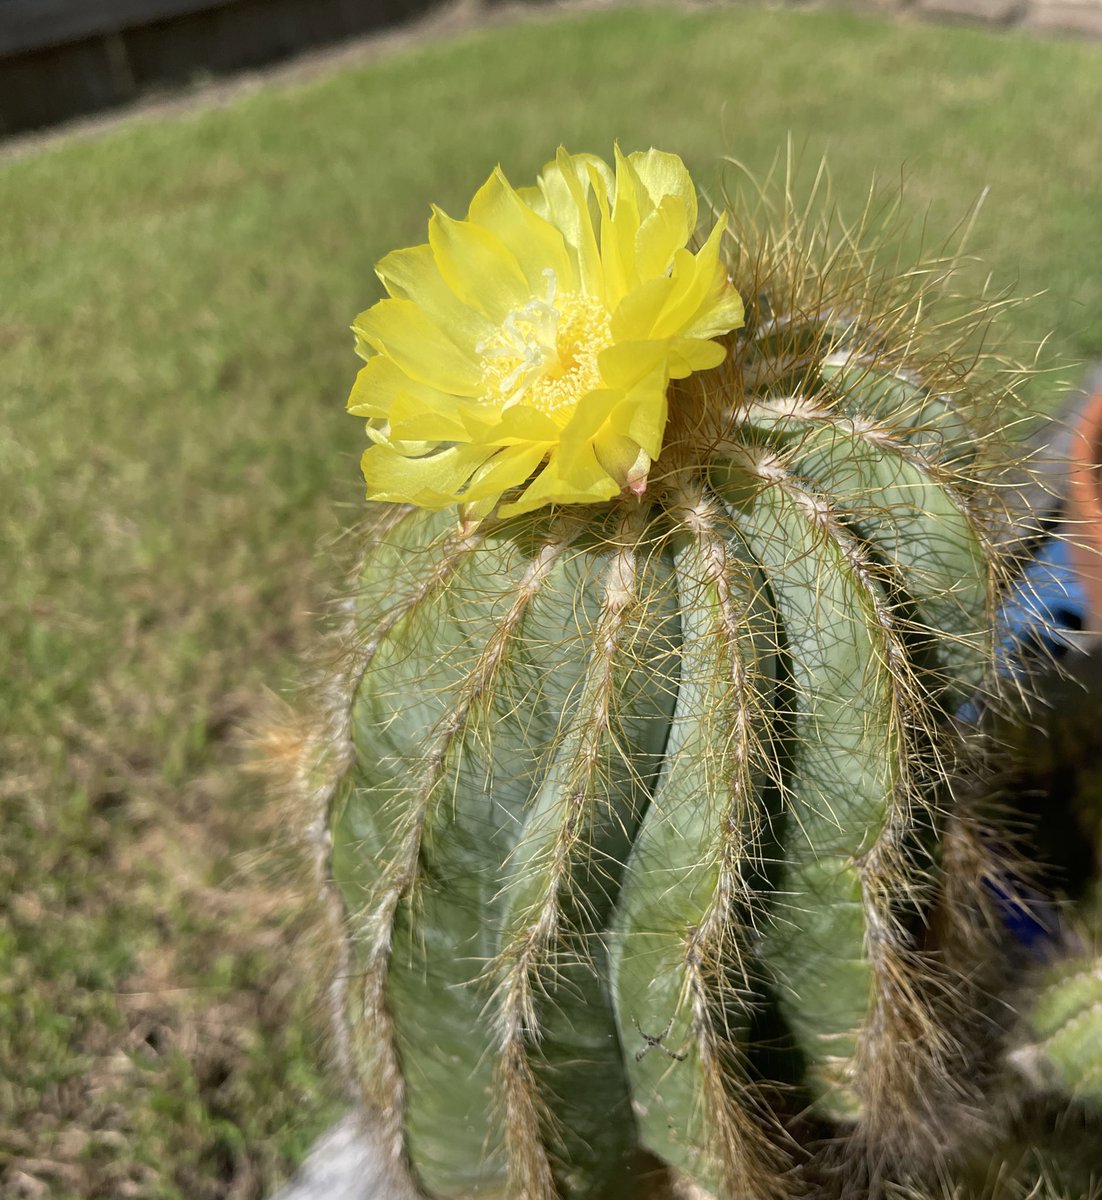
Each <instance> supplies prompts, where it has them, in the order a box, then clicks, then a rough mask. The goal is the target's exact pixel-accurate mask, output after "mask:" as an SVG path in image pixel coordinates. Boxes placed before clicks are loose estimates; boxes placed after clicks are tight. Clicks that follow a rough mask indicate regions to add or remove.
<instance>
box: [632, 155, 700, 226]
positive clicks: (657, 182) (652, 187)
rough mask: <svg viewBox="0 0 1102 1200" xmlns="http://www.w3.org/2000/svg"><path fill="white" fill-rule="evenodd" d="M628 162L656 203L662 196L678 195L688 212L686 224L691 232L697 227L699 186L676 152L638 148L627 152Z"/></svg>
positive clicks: (653, 202) (660, 200) (656, 203)
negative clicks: (694, 182)
mask: <svg viewBox="0 0 1102 1200" xmlns="http://www.w3.org/2000/svg"><path fill="white" fill-rule="evenodd" d="M628 162H629V163H630V164H631V166H632V169H633V170H634V171H635V174H636V175H637V177H638V178H639V180H640V182H641V183H642V185H643V187H644V188H646V190H647V194H648V195H649V196H650V199H651V203H652V204H653V205H655V206H657V205H659V204H660V203H661V202H662V199H663V197H666V196H670V197H675V198H676V199H677V200H678V201H679V203H680V204H681V206H682V207H683V208H684V211H685V222H686V226H687V228H688V230H689V232H690V233H691V232H692V230H694V229H695V228H696V221H697V208H696V188H695V187H694V186H693V181H692V178H691V176H690V175H689V172H688V170H687V169H686V167H685V164H684V163H683V162H682V161H681V159H680V158H679V157H678V156H677V155H676V154H669V153H667V152H665V151H663V150H654V149H651V150H637V151H636V152H635V153H634V154H629V155H628Z"/></svg>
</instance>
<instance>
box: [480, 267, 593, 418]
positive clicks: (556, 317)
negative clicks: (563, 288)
mask: <svg viewBox="0 0 1102 1200" xmlns="http://www.w3.org/2000/svg"><path fill="white" fill-rule="evenodd" d="M543 276H544V278H545V279H546V280H547V292H546V295H545V297H544V299H542V300H541V299H539V298H538V297H535V296H533V297H532V299H531V300H529V301H528V302H527V303H526V304H525V305H524V306H523V307H522V308H519V309H514V310H513V311H512V312H510V313H509V314H508V316H506V318H505V320H504V321H503V322H502V323H501V328H500V329H499V331H498V332H497V334H496V335H495V336H494V337H492V338H489V339H486V340H484V341H482V342H480V343H479V344H478V346H477V347H476V349H477V351H478V353H479V355H480V356H481V359H482V370H483V384H484V386H485V388H486V392H487V396H488V398H490V399H493V400H496V401H497V402H498V403H499V404H500V406H501V411H502V412H504V411H505V410H506V409H507V408H511V407H512V406H513V405H515V404H521V403H523V404H527V405H528V406H529V407H531V408H535V409H538V410H539V411H540V412H542V413H544V414H545V415H547V416H552V415H555V414H558V415H559V416H560V417H569V416H570V414H571V413H572V412H573V411H574V408H575V407H576V406H577V403H578V401H579V400H580V399H581V398H582V397H583V396H584V395H586V393H588V392H591V391H593V390H594V389H596V388H597V387H599V386H600V382H601V377H600V372H599V371H598V369H597V355H598V354H599V353H600V352H601V351H602V350H603V349H604V348H605V347H606V346H611V345H612V332H611V329H610V319H609V314H608V311H607V310H606V309H605V307H604V305H602V304H600V303H599V302H598V301H596V300H592V299H589V298H588V297H585V296H578V295H575V294H573V293H570V292H567V293H564V294H563V295H561V296H560V295H559V294H558V281H557V279H556V277H555V272H554V271H553V270H552V269H551V268H550V267H548V268H545V269H544V271H543Z"/></svg>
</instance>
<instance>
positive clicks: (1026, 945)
mask: <svg viewBox="0 0 1102 1200" xmlns="http://www.w3.org/2000/svg"><path fill="white" fill-rule="evenodd" d="M1086 617H1087V595H1086V592H1085V590H1084V588H1083V585H1082V583H1081V582H1080V580H1079V578H1078V576H1077V575H1076V573H1075V569H1074V567H1073V566H1072V563H1071V556H1070V554H1069V552H1068V545H1067V542H1065V541H1064V540H1063V539H1062V538H1061V537H1059V536H1050V537H1047V538H1046V539H1045V540H1044V541H1043V542H1042V543H1041V544H1040V546H1039V547H1038V548H1037V550H1036V552H1035V553H1034V556H1033V558H1032V559H1031V560H1030V563H1029V565H1028V566H1027V567H1026V568H1025V570H1024V571H1023V572H1022V574H1021V576H1020V577H1019V578H1018V579H1017V580H1016V581H1015V583H1014V585H1013V586H1012V587H1011V589H1010V590H1009V591H1008V592H1007V594H1006V595H1005V596H1004V597H1003V601H1002V603H1001V605H1000V606H999V610H998V612H997V614H996V616H995V638H996V646H995V664H996V670H997V671H998V673H999V674H1000V675H1002V676H1003V677H1004V678H1008V677H1009V678H1014V679H1019V678H1021V677H1022V676H1024V675H1025V674H1026V673H1027V672H1028V671H1029V670H1030V669H1031V668H1032V669H1036V667H1037V666H1038V665H1043V664H1045V663H1049V664H1052V663H1056V662H1059V661H1060V660H1062V659H1065V658H1066V657H1067V656H1068V654H1069V653H1074V652H1076V651H1077V650H1078V647H1077V645H1076V639H1075V634H1077V633H1078V632H1079V631H1080V630H1081V629H1082V628H1083V627H1084V624H1085V623H1086ZM982 712H983V699H982V697H979V696H976V697H973V698H972V699H971V700H969V701H967V702H966V703H965V704H964V705H963V706H962V707H961V709H960V711H959V712H958V714H957V715H958V717H959V718H960V719H961V720H962V721H965V722H967V723H968V724H972V725H974V724H976V723H977V722H978V721H979V719H980V716H981V714H982ZM984 882H985V886H986V887H987V889H988V891H989V892H990V893H991V894H992V895H993V896H994V897H995V899H996V901H997V902H998V907H999V916H1000V919H1001V921H1002V924H1003V928H1004V929H1005V930H1006V932H1007V933H1008V934H1009V935H1010V936H1011V937H1012V938H1013V939H1014V941H1015V942H1016V943H1017V944H1018V945H1019V946H1021V947H1022V948H1023V949H1025V950H1026V951H1028V952H1030V953H1031V954H1044V952H1045V949H1046V947H1047V946H1048V945H1050V944H1051V943H1052V942H1053V941H1054V940H1056V939H1057V938H1058V937H1059V935H1060V925H1059V917H1058V914H1057V910H1056V905H1055V904H1054V903H1053V902H1052V901H1051V900H1050V899H1049V898H1048V897H1046V896H1045V895H1043V894H1042V893H1040V892H1038V891H1037V890H1036V889H1034V888H1032V887H1029V886H1027V885H1026V884H1024V883H1023V882H1022V881H1021V880H1019V879H1017V878H1015V877H1014V876H1013V875H1012V874H1010V873H1009V872H1008V874H1007V876H1006V878H1005V879H1004V880H997V879H990V878H989V879H987V880H985V881H984Z"/></svg>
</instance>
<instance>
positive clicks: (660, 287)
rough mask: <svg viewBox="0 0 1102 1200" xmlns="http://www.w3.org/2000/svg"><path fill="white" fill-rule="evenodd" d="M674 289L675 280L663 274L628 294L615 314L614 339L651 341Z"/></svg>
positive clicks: (612, 327) (612, 326)
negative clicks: (648, 339) (650, 338)
mask: <svg viewBox="0 0 1102 1200" xmlns="http://www.w3.org/2000/svg"><path fill="white" fill-rule="evenodd" d="M675 286H676V284H675V281H674V280H673V279H671V278H670V277H669V276H667V275H663V276H660V277H659V278H658V279H648V280H647V281H646V282H645V283H641V284H640V285H639V286H638V287H637V288H633V289H632V290H631V291H630V292H628V294H627V295H626V296H625V297H624V298H623V299H622V300H621V301H620V303H619V304H618V305H617V306H616V308H615V309H613V311H612V322H611V326H610V328H611V332H612V337H613V340H614V341H617V342H620V341H644V340H646V339H647V338H649V337H650V336H651V335H652V333H653V331H654V326H655V323H656V322H657V320H658V317H659V314H660V313H661V312H662V310H663V309H664V308H665V307H666V303H667V301H668V300H669V298H670V294H671V293H672V292H673V290H674V287H675Z"/></svg>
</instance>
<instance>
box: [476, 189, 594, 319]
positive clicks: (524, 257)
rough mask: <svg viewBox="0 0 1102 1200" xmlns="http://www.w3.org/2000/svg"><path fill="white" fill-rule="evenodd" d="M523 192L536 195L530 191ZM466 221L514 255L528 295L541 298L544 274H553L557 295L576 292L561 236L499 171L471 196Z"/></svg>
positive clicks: (575, 282) (544, 284)
mask: <svg viewBox="0 0 1102 1200" xmlns="http://www.w3.org/2000/svg"><path fill="white" fill-rule="evenodd" d="M526 190H527V191H529V192H536V195H539V193H538V191H536V189H534V188H530V189H526ZM467 217H468V219H469V220H471V221H473V222H474V223H475V224H477V225H480V226H482V227H483V228H484V229H488V230H490V231H492V232H493V233H495V234H496V235H497V236H498V237H499V238H500V239H501V241H502V242H503V243H504V244H505V246H506V247H507V248H508V249H509V250H510V251H511V252H512V253H513V254H514V255H515V257H516V260H517V263H518V264H519V265H520V269H521V271H522V272H523V273H524V277H525V279H526V280H527V283H528V289H529V294H530V295H533V296H542V295H543V294H544V291H545V288H546V284H547V281H546V277H545V275H544V272H545V271H547V270H551V271H553V272H554V273H555V282H556V285H557V287H558V289H559V290H560V291H565V292H572V291H574V290H576V288H577V286H578V281H577V278H576V276H575V272H574V265H573V263H572V262H571V260H570V256H569V255H568V254H567V252H566V242H565V241H564V240H563V235H562V233H561V232H560V231H559V230H558V229H556V228H555V226H554V225H552V224H551V223H550V221H547V220H546V219H545V218H544V217H542V216H540V215H539V214H537V213H536V212H535V211H534V210H533V209H532V207H531V205H530V204H528V203H525V201H524V200H523V199H522V198H521V196H520V195H519V194H518V193H517V191H516V189H515V188H513V187H511V186H510V184H509V181H508V180H507V179H506V178H505V176H504V174H502V171H501V168H500V167H498V168H497V170H495V171H494V173H493V174H492V175H491V176H490V178H489V179H487V180H486V182H485V183H484V184H483V185H482V187H480V188H479V189H478V191H477V192H476V193H475V197H474V199H473V200H472V201H471V207H470V210H469V211H468V213H467Z"/></svg>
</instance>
